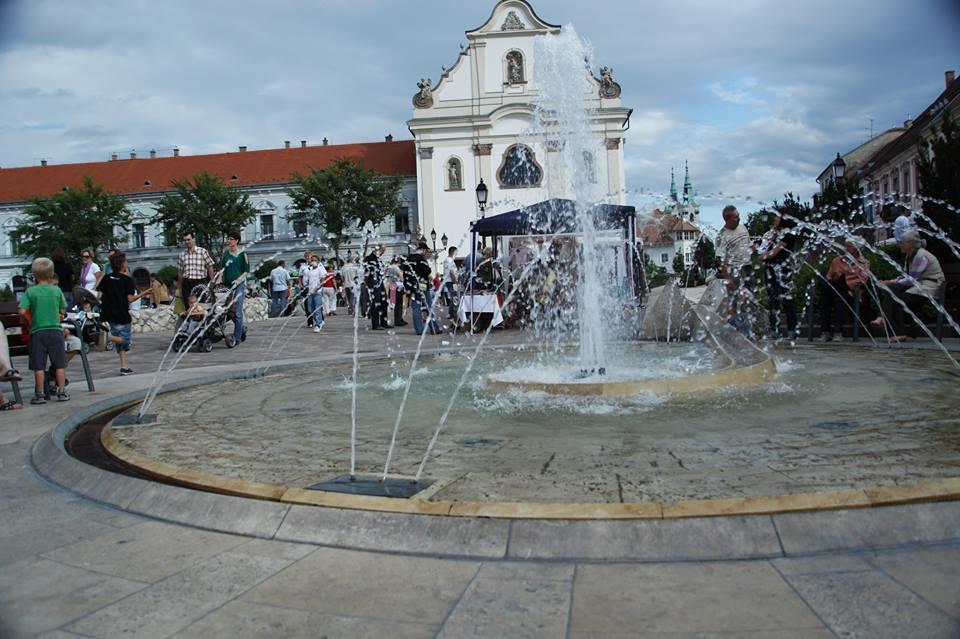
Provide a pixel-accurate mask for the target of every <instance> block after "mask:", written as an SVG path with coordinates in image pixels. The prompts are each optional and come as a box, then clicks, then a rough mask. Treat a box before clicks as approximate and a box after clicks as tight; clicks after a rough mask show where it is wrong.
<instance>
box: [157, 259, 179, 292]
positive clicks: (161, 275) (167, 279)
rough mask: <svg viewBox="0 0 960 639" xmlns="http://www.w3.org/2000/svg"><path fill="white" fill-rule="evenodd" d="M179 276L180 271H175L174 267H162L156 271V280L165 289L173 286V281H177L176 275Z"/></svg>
mask: <svg viewBox="0 0 960 639" xmlns="http://www.w3.org/2000/svg"><path fill="white" fill-rule="evenodd" d="M179 274H180V271H178V270H177V267H176V266H169V265H168V266H164V267H163V268H161V269H160V270H159V271H157V279H158V280H160V281H161V282H163V283H164V284H166V285H167V288H170V287H171V286H173V281H174V280H175V279H177V275H179Z"/></svg>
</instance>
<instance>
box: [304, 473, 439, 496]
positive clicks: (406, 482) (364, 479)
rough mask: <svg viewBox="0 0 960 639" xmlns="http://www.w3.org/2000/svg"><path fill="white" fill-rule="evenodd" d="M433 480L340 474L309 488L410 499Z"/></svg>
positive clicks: (308, 487)
mask: <svg viewBox="0 0 960 639" xmlns="http://www.w3.org/2000/svg"><path fill="white" fill-rule="evenodd" d="M432 483H433V481H431V480H429V479H423V480H420V481H419V482H418V481H414V480H413V479H405V478H402V477H399V478H387V479H386V480H381V479H380V477H379V476H378V475H354V476H353V477H351V476H350V475H340V476H339V477H336V478H334V479H332V480H330V481H322V482H320V483H318V484H313V485H312V486H307V489H309V490H325V491H327V492H331V493H346V494H348V495H367V496H368V497H392V498H395V499H409V498H410V497H413V496H414V495H416V494H417V493H419V492H420V491H421V490H423V489H425V488H426V487H427V486H429V485H430V484H432Z"/></svg>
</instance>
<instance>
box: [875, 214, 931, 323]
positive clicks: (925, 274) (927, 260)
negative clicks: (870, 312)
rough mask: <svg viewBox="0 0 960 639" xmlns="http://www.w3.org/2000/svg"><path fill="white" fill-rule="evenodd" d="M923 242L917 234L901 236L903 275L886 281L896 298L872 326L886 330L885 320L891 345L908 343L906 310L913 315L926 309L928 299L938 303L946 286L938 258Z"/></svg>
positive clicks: (912, 232)
mask: <svg viewBox="0 0 960 639" xmlns="http://www.w3.org/2000/svg"><path fill="white" fill-rule="evenodd" d="M925 244H926V242H924V240H923V238H921V237H920V233H918V232H917V231H907V232H906V233H904V234H903V235H901V236H900V250H902V251H903V254H904V267H903V274H902V275H900V277H898V278H896V279H892V280H884V281H883V284H885V285H886V286H887V287H888V288H889V289H890V291H891V292H892V293H893V296H890V297H887V298H886V299H885V300H884V303H883V314H882V315H881V316H880V317H878V318H877V319H875V320H874V321H872V322H871V324H873V325H874V326H875V327H876V328H878V329H880V330H882V329H883V325H884V318H886V321H887V322H888V323H889V326H890V330H891V332H892V334H893V335H892V336H891V337H890V339H891V341H897V342H902V341H904V340H905V339H907V337H906V335H905V330H904V323H903V307H904V305H906V306H908V307H909V308H910V309H911V311H912V310H913V309H916V308H919V307H920V306H922V304H923V302H924V301H925V300H928V299H936V296H937V292H938V291H939V290H940V286H941V285H942V284H943V282H944V276H943V269H942V268H940V262H939V261H938V260H937V258H936V257H935V256H934V255H933V253H931V252H930V251H928V250H927V249H925V248H924V245H925Z"/></svg>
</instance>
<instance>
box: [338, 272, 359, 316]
mask: <svg viewBox="0 0 960 639" xmlns="http://www.w3.org/2000/svg"><path fill="white" fill-rule="evenodd" d="M359 274H360V267H359V266H357V265H356V263H355V262H353V261H350V262H347V263H346V264H344V265H343V267H342V268H341V269H340V278H341V279H342V280H343V296H344V297H345V298H346V299H347V311H348V312H349V313H350V314H351V315H353V305H354V304H356V300H355V298H354V297H353V295H354V292H355V291H356V288H357V276H358V275H359Z"/></svg>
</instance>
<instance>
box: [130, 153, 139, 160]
mask: <svg viewBox="0 0 960 639" xmlns="http://www.w3.org/2000/svg"><path fill="white" fill-rule="evenodd" d="M130 159H131V160H136V159H137V152H136V151H130Z"/></svg>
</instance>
